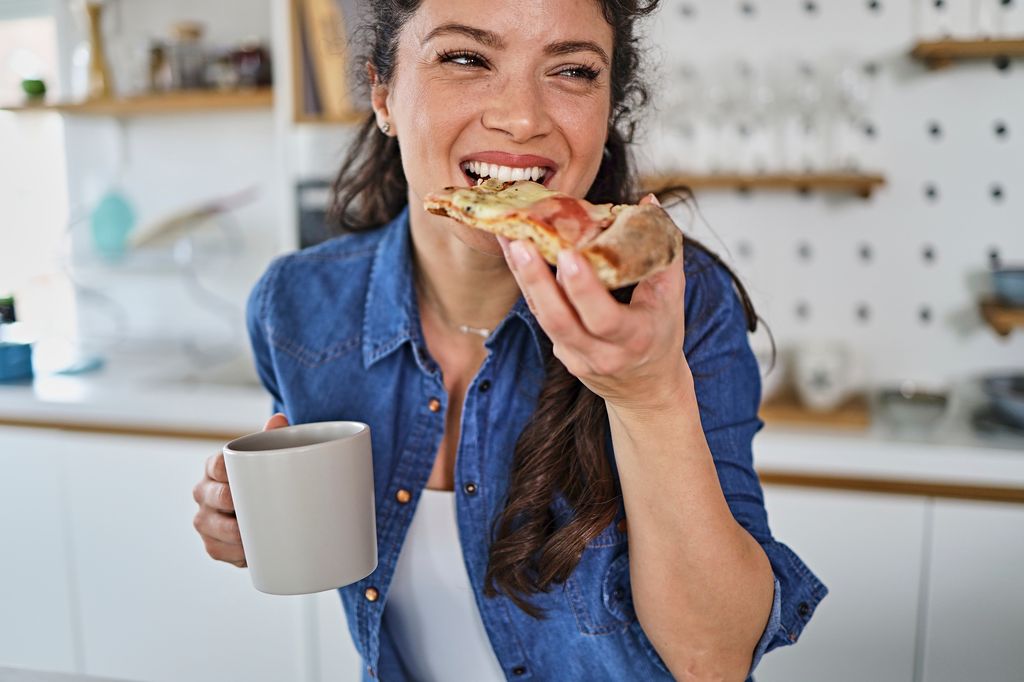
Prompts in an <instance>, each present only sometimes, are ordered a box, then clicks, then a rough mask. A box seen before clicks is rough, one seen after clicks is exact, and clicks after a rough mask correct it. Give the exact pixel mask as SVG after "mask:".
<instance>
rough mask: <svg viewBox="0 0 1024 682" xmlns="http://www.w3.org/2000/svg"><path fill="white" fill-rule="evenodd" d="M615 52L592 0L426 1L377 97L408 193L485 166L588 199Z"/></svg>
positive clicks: (470, 178) (482, 171)
mask: <svg viewBox="0 0 1024 682" xmlns="http://www.w3.org/2000/svg"><path fill="white" fill-rule="evenodd" d="M611 55H612V29H611V26H609V24H608V23H607V22H606V21H605V19H604V16H603V14H602V13H601V8H600V6H599V5H598V3H597V2H595V1H594V0H560V1H557V2H555V1H553V0H520V1H517V2H479V0H424V1H423V3H422V4H421V5H420V7H419V9H418V10H417V11H416V13H415V14H414V15H413V17H412V18H411V19H410V21H409V22H408V23H407V24H406V25H405V27H404V28H403V29H402V32H401V34H400V37H399V44H398V51H397V59H396V67H395V71H394V74H393V77H392V80H391V82H390V83H389V84H387V88H386V89H385V88H378V89H375V97H374V103H375V106H376V107H377V108H378V111H379V112H382V113H384V115H385V118H386V119H387V120H388V121H389V122H390V123H391V127H392V130H393V131H394V132H393V134H396V135H397V136H398V140H399V145H400V147H401V151H402V164H403V167H404V169H405V175H406V178H407V180H408V182H409V189H410V197H409V199H410V201H412V202H414V206H416V205H422V198H423V196H424V194H426V193H427V192H430V191H432V190H438V189H441V188H443V187H447V186H452V185H455V186H470V185H473V184H475V180H476V178H477V177H479V176H481V175H483V176H489V175H492V174H496V176H497V177H498V178H499V179H536V178H537V176H538V174H541V177H540V180H541V181H542V182H543V183H544V184H545V185H546V186H548V187H550V188H552V189H557V190H559V191H562V192H565V193H567V194H571V195H573V196H577V197H583V196H585V195H586V193H587V191H588V189H589V188H590V185H591V184H592V183H593V180H594V178H595V177H596V175H597V170H598V167H599V166H600V163H601V156H602V152H603V149H604V142H605V138H606V136H607V129H608V118H609V114H610V97H611V94H610V93H611V89H610V80H609V79H610V74H609V61H610V59H611ZM381 104H386V110H385V109H382V108H381V107H380V105H381Z"/></svg>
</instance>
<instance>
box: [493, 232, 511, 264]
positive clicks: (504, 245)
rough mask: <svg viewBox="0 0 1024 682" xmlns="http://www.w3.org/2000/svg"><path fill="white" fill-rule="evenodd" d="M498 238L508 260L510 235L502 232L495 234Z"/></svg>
mask: <svg viewBox="0 0 1024 682" xmlns="http://www.w3.org/2000/svg"><path fill="white" fill-rule="evenodd" d="M494 236H495V237H496V238H497V239H498V245H499V246H501V252H502V253H504V254H505V260H508V244H509V242H508V237H503V236H501V235H500V234H496V235H494Z"/></svg>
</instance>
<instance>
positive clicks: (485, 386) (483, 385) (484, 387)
mask: <svg viewBox="0 0 1024 682" xmlns="http://www.w3.org/2000/svg"><path fill="white" fill-rule="evenodd" d="M489 390H491V382H490V381H488V380H487V379H484V380H483V381H481V382H480V392H481V393H486V392H487V391H489Z"/></svg>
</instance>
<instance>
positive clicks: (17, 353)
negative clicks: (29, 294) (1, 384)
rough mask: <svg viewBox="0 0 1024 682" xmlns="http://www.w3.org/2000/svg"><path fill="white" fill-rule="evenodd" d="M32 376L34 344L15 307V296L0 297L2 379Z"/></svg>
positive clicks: (19, 378) (18, 378) (0, 362)
mask: <svg viewBox="0 0 1024 682" xmlns="http://www.w3.org/2000/svg"><path fill="white" fill-rule="evenodd" d="M31 378H32V344H31V343H29V342H28V341H27V337H26V335H25V332H24V330H23V329H22V326H21V323H19V322H18V317H17V314H16V313H15V309H14V297H13V296H6V297H2V298H0V381H20V380H23V379H31Z"/></svg>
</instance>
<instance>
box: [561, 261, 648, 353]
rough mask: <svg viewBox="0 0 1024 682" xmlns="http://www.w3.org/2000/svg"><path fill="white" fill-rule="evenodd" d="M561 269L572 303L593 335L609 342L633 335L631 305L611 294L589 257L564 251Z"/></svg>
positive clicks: (581, 320) (562, 283)
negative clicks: (620, 301)
mask: <svg viewBox="0 0 1024 682" xmlns="http://www.w3.org/2000/svg"><path fill="white" fill-rule="evenodd" d="M558 272H559V275H560V277H559V282H560V283H561V285H562V288H563V289H564V290H565V292H566V294H567V295H568V298H569V302H570V303H572V305H573V307H574V308H575V309H576V313H577V315H578V316H579V319H580V322H581V323H582V324H583V327H584V328H585V329H586V330H587V331H588V332H589V333H590V334H592V335H594V336H596V337H598V338H601V339H604V340H606V341H608V342H610V343H621V342H622V341H623V340H625V339H627V338H629V337H630V336H631V335H632V333H633V331H634V326H633V325H632V324H630V314H629V313H630V310H629V307H628V306H626V305H623V304H621V303H619V302H618V301H616V300H615V299H614V298H613V297H612V295H611V294H610V293H609V292H608V289H606V288H605V286H604V284H602V283H601V280H599V279H598V278H597V273H596V272H594V268H593V266H592V265H591V264H590V262H589V261H588V260H587V259H586V258H584V257H583V256H581V255H580V254H578V253H576V252H574V251H569V250H565V251H561V252H559V254H558Z"/></svg>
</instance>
